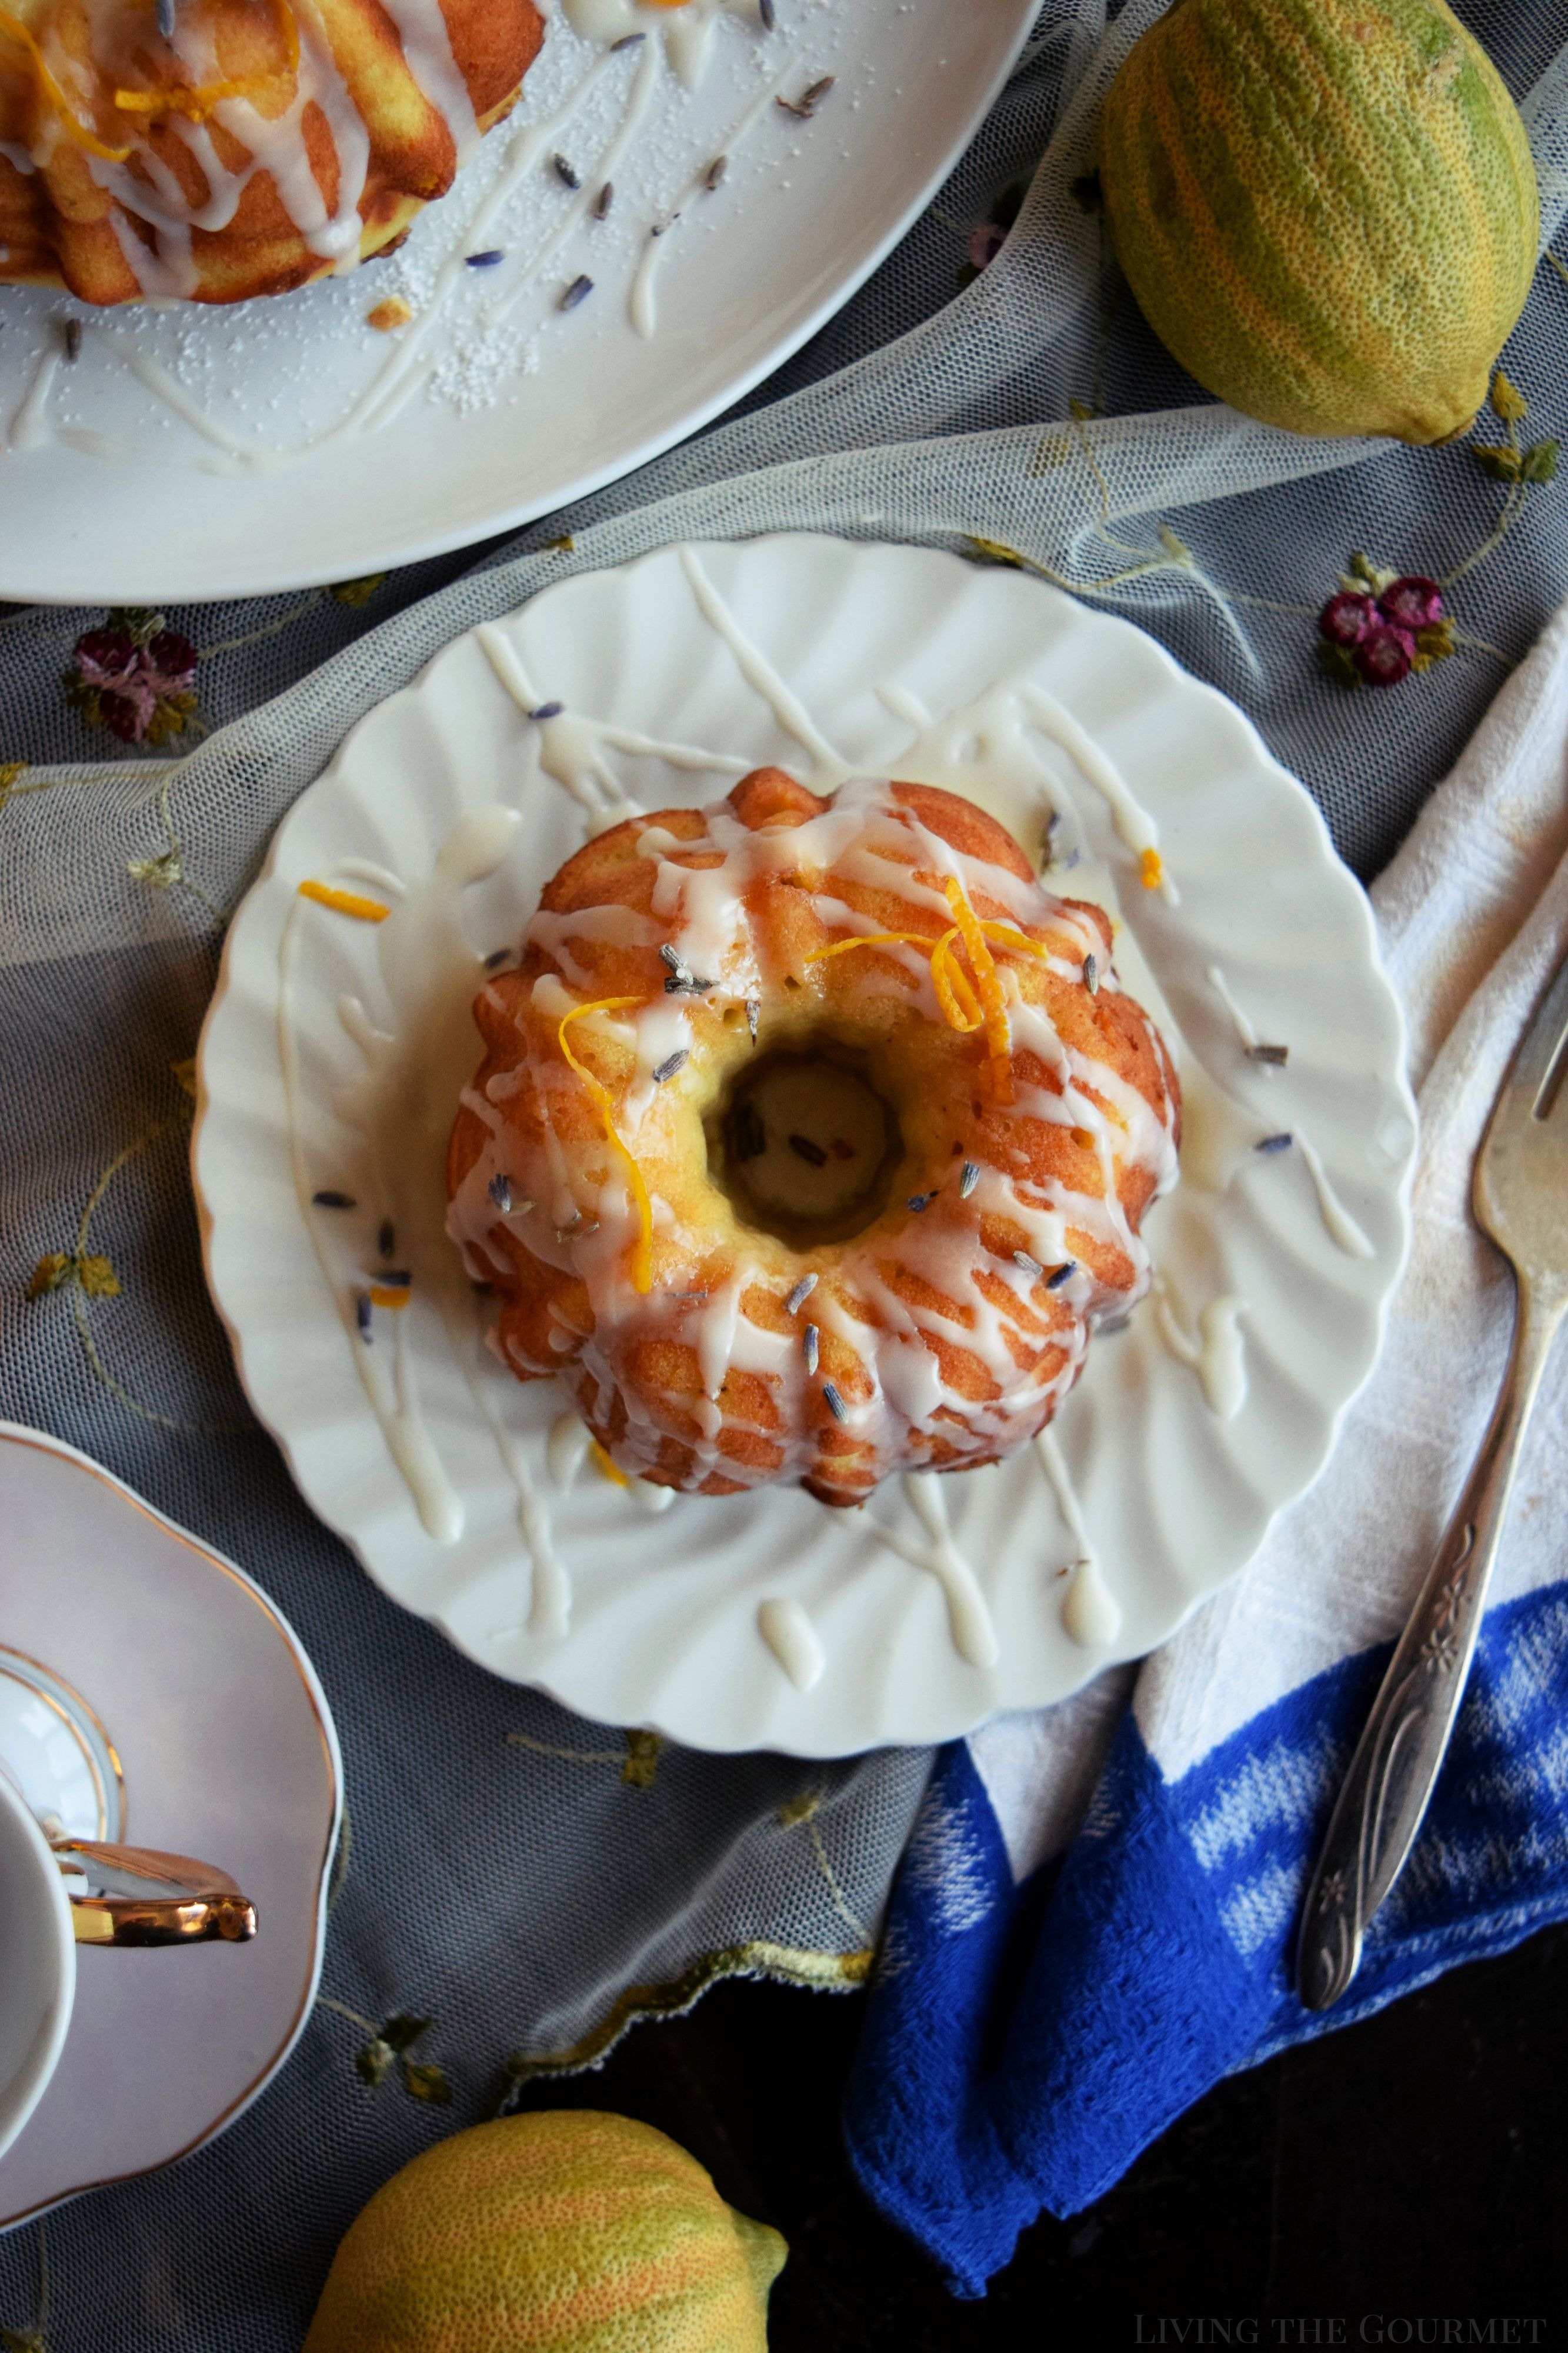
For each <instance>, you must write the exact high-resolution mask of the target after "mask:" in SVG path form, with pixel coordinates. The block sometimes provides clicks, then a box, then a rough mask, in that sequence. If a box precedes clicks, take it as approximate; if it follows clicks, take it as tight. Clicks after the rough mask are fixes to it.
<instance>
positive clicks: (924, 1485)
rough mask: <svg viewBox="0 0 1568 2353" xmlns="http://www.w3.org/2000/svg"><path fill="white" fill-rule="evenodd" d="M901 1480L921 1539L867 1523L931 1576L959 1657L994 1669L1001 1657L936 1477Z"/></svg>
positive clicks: (914, 1475) (909, 1475)
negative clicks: (940, 1593) (922, 1534)
mask: <svg viewBox="0 0 1568 2353" xmlns="http://www.w3.org/2000/svg"><path fill="white" fill-rule="evenodd" d="M901 1483H902V1486H903V1490H904V1493H905V1494H906V1495H907V1496H908V1498H909V1500H910V1504H912V1505H913V1506H914V1511H915V1515H916V1517H917V1518H918V1519H919V1521H920V1523H921V1527H922V1528H923V1529H924V1531H925V1535H924V1538H923V1540H922V1539H921V1537H919V1536H912V1535H907V1534H906V1533H905V1531H904V1530H903V1529H901V1528H897V1527H889V1525H888V1524H887V1522H886V1521H884V1520H879V1519H873V1518H871V1517H869V1515H868V1520H867V1525H868V1528H869V1529H871V1530H872V1531H873V1532H874V1533H875V1534H876V1535H878V1536H879V1537H880V1539H881V1541H882V1542H883V1544H885V1545H886V1546H888V1547H889V1550H890V1551H892V1552H896V1553H897V1554H898V1555H899V1556H900V1559H901V1560H907V1561H909V1562H910V1565H911V1567H915V1568H923V1569H925V1570H926V1571H927V1572H928V1574H929V1575H931V1576H932V1577H935V1578H936V1580H937V1582H938V1584H939V1585H940V1586H941V1587H942V1597H943V1599H944V1600H945V1601H946V1603H947V1625H948V1632H949V1633H950V1635H951V1636H952V1647H953V1649H954V1650H955V1651H957V1652H958V1655H959V1657H960V1658H961V1659H965V1660H967V1661H968V1662H969V1664H970V1665H971V1666H972V1667H994V1665H995V1663H996V1662H997V1660H998V1659H999V1658H1000V1657H1001V1655H1002V1650H1001V1645H1000V1643H999V1642H998V1641H997V1640H996V1629H995V1626H994V1624H993V1622H992V1618H991V1611H990V1609H989V1607H988V1605H987V1603H986V1599H985V1596H984V1593H983V1592H982V1591H981V1589H980V1581H979V1579H978V1577H976V1576H975V1574H974V1571H973V1568H972V1567H970V1565H969V1562H968V1561H967V1560H966V1559H965V1558H964V1556H963V1553H962V1552H961V1551H960V1550H959V1548H958V1546H957V1545H956V1544H955V1543H954V1542H953V1537H952V1528H951V1526H950V1525H949V1524H948V1516H947V1498H946V1497H945V1495H944V1494H943V1493H942V1482H941V1480H940V1479H939V1478H938V1477H937V1476H936V1474H935V1473H934V1472H930V1471H909V1472H905V1474H904V1477H903V1480H902V1482H901Z"/></svg>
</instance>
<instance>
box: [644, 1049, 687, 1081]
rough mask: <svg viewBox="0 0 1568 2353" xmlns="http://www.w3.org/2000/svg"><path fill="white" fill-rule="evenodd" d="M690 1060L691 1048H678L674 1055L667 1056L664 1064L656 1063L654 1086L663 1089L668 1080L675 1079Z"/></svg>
mask: <svg viewBox="0 0 1568 2353" xmlns="http://www.w3.org/2000/svg"><path fill="white" fill-rule="evenodd" d="M689 1060H691V1049H690V1047H689V1046H678V1047H677V1048H676V1050H675V1051H674V1053H673V1054H667V1055H666V1056H665V1058H664V1060H663V1061H662V1062H656V1063H655V1065H654V1072H653V1082H654V1085H655V1086H656V1087H662V1086H663V1084H664V1082H665V1081H666V1079H672V1078H674V1076H675V1074H676V1072H677V1071H683V1070H684V1069H685V1068H686V1065H687V1063H688V1062H689Z"/></svg>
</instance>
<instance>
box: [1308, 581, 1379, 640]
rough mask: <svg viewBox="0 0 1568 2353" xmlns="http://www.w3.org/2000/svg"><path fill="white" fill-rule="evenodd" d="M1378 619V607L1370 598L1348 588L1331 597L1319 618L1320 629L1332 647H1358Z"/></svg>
mask: <svg viewBox="0 0 1568 2353" xmlns="http://www.w3.org/2000/svg"><path fill="white" fill-rule="evenodd" d="M1376 618H1377V607H1376V606H1375V605H1374V604H1373V601H1372V598H1371V597H1370V596H1363V595H1362V594H1361V593H1360V591H1359V590H1357V589H1354V588H1346V589H1344V590H1342V592H1341V594H1340V595H1339V596H1331V597H1330V598H1329V601H1328V603H1327V604H1326V605H1325V606H1324V607H1323V609H1322V611H1321V613H1320V614H1319V616H1318V627H1319V628H1320V629H1321V631H1322V633H1323V635H1324V637H1325V638H1328V640H1329V642H1330V644H1331V645H1335V646H1353V645H1358V644H1359V643H1360V641H1361V639H1362V638H1364V637H1365V635H1366V633H1367V631H1368V629H1370V628H1371V627H1372V625H1373V621H1375V620H1376Z"/></svg>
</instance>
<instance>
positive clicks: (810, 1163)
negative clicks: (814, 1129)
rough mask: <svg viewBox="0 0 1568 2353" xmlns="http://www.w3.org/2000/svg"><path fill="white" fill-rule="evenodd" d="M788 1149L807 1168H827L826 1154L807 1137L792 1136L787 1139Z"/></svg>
mask: <svg viewBox="0 0 1568 2353" xmlns="http://www.w3.org/2000/svg"><path fill="white" fill-rule="evenodd" d="M789 1148H790V1150H791V1151H792V1152H793V1153H794V1154H795V1158H796V1159H797V1160H804V1161H805V1164H806V1166H807V1167H808V1168H826V1166H827V1155H826V1152H824V1150H823V1148H822V1146H821V1145H820V1144H818V1143H816V1141H815V1140H814V1139H813V1138H812V1137H811V1136H809V1135H792V1136H791V1137H790V1139H789Z"/></svg>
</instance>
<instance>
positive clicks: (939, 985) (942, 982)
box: [931, 923, 985, 1032]
mask: <svg viewBox="0 0 1568 2353" xmlns="http://www.w3.org/2000/svg"><path fill="white" fill-rule="evenodd" d="M958 936H959V933H958V926H957V924H956V923H955V924H954V925H953V927H952V931H950V932H943V934H942V937H941V939H940V940H938V942H937V944H936V945H935V947H934V948H933V949H932V950H931V981H932V984H933V986H934V987H935V989H936V1001H937V1003H938V1004H939V1005H940V1006H941V1008H942V1012H943V1013H944V1014H945V1016H946V1017H947V1019H948V1021H949V1022H950V1024H951V1025H952V1028H953V1029H962V1030H963V1031H965V1032H967V1031H969V1030H971V1029H980V1028H981V1027H982V1026H983V1024H984V1018H985V1017H984V1013H983V1012H982V1011H981V1009H980V999H979V998H978V997H976V996H975V994H974V991H973V988H972V987H971V986H970V982H969V975H968V974H967V973H966V972H965V971H964V969H963V965H961V964H960V963H959V961H958V959H957V957H956V956H955V955H953V953H952V944H953V942H954V940H956V939H957V938H958Z"/></svg>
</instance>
